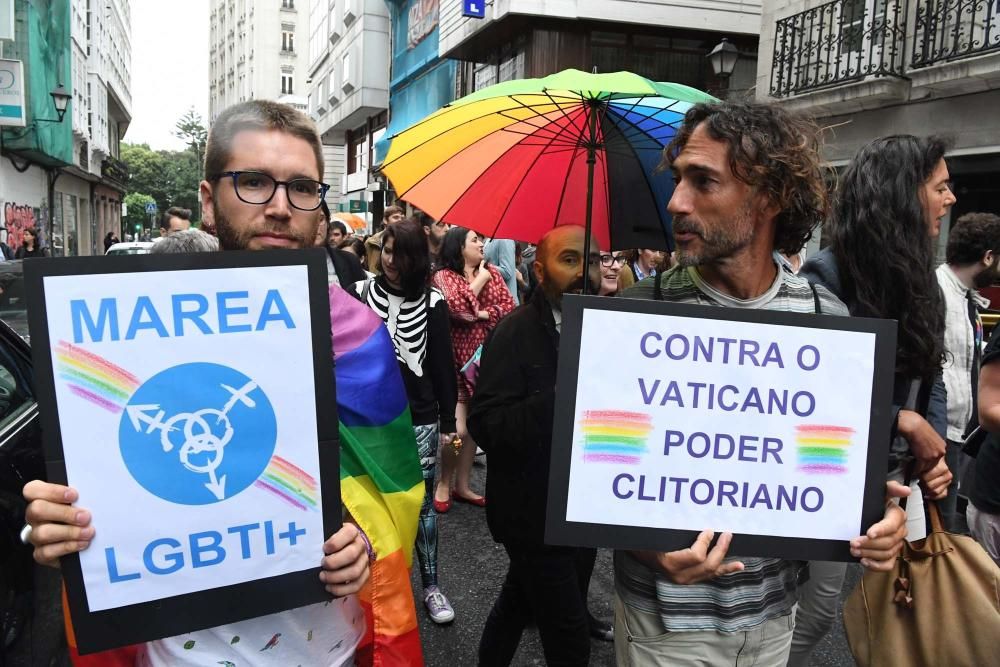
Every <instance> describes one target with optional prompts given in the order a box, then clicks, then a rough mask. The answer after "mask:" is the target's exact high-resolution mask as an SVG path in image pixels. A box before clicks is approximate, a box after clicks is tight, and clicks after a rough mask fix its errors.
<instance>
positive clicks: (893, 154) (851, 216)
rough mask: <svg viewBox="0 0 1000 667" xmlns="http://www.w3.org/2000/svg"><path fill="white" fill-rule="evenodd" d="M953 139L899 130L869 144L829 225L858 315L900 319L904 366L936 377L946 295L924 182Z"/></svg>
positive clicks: (847, 296)
mask: <svg viewBox="0 0 1000 667" xmlns="http://www.w3.org/2000/svg"><path fill="white" fill-rule="evenodd" d="M946 150H947V144H946V143H945V141H944V140H942V139H939V138H936V137H932V138H929V139H919V138H917V137H914V136H910V135H894V136H889V137H882V138H880V139H876V140H874V141H872V142H871V143H869V144H867V145H865V146H862V147H861V149H860V150H859V151H858V153H857V155H855V156H854V160H852V161H851V164H850V165H848V167H847V169H846V170H845V171H844V173H843V175H842V176H841V178H840V186H839V188H838V190H837V201H836V204H835V206H834V212H833V216H832V218H831V219H830V221H829V223H828V225H827V234H828V235H829V238H830V249H831V251H832V252H833V255H834V257H835V258H836V260H837V267H838V269H839V271H840V280H841V286H842V288H843V294H842V296H843V297H844V301H845V302H846V303H847V305H848V306H849V307H850V309H851V314H852V315H856V316H860V317H881V318H887V319H894V320H896V321H897V322H899V329H898V333H897V346H896V372H897V373H899V374H901V375H903V376H904V377H908V378H920V379H924V380H931V379H933V377H934V376H935V375H936V374H937V373H938V371H939V370H940V368H941V363H942V362H943V361H944V300H943V297H942V296H941V291H940V288H939V287H938V282H937V278H936V276H935V274H934V259H935V246H936V240H935V239H934V238H932V237H931V235H930V233H929V230H928V221H927V215H926V213H925V212H924V205H923V198H922V194H921V188H922V187H923V185H924V183H925V182H926V181H927V179H928V178H930V176H931V174H932V173H933V172H934V169H935V168H936V167H937V166H938V164H939V163H940V162H941V160H943V159H944V154H945V151H946Z"/></svg>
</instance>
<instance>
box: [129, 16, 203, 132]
mask: <svg viewBox="0 0 1000 667" xmlns="http://www.w3.org/2000/svg"><path fill="white" fill-rule="evenodd" d="M208 5H209V3H208V2H206V0H169V1H168V2H163V1H162V0H132V124H131V125H129V128H128V132H126V133H125V141H127V142H129V143H133V144H139V143H148V144H149V145H150V147H152V148H164V149H170V150H180V149H183V148H184V142H182V141H181V140H180V139H178V138H176V137H175V136H174V135H173V131H174V124H175V123H177V120H178V119H179V118H180V117H181V116H182V115H184V112H185V111H187V109H188V107H191V106H193V107H194V108H195V110H196V111H197V112H198V113H200V114H201V117H202V120H205V119H206V118H207V117H208Z"/></svg>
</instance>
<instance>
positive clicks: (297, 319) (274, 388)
mask: <svg viewBox="0 0 1000 667" xmlns="http://www.w3.org/2000/svg"><path fill="white" fill-rule="evenodd" d="M306 272H307V267H306V266H305V265H289V266H258V267H242V268H219V269H205V270H186V271H149V272H142V273H138V272H137V273H107V274H96V275H73V276H51V275H50V276H46V277H45V278H44V294H45V308H46V312H47V320H48V338H49V343H50V348H51V359H52V369H53V375H54V378H55V393H56V399H57V404H58V419H59V426H60V430H61V435H62V447H63V452H64V456H65V465H66V471H67V476H68V482H69V484H70V485H71V486H73V487H75V488H76V489H78V490H79V492H80V499H79V502H78V505H79V506H80V507H85V508H87V509H89V510H90V511H91V512H92V515H93V517H94V519H93V524H94V526H95V529H96V535H95V537H94V539H93V541H92V542H91V544H90V547H89V548H88V549H87V550H85V551H84V552H82V553H81V554H80V563H81V569H82V574H83V581H84V585H85V589H86V595H87V601H88V603H89V607H90V611H91V612H94V611H98V610H107V609H113V608H118V607H122V606H125V605H131V604H136V603H142V602H148V601H153V600H159V599H162V598H167V597H171V596H177V595H182V594H185V593H192V592H196V591H203V590H207V589H213V588H217V587H223V586H227V585H231V584H237V583H242V582H248V581H253V580H257V579H263V578H268V577H275V576H278V575H283V574H287V573H293V572H299V571H303V570H308V569H314V568H317V567H318V565H319V561H320V559H321V558H322V544H323V542H324V540H325V538H326V537H327V536H326V535H324V525H323V513H322V511H321V509H320V508H321V507H322V497H321V493H320V486H319V484H318V482H319V480H320V465H319V460H318V454H317V425H316V421H315V419H310V418H303V417H304V416H308V415H314V414H315V410H316V407H315V406H316V393H315V391H316V388H315V386H314V384H315V382H314V375H313V371H314V360H313V337H312V331H311V327H310V307H309V291H308V289H306V284H307V283H306Z"/></svg>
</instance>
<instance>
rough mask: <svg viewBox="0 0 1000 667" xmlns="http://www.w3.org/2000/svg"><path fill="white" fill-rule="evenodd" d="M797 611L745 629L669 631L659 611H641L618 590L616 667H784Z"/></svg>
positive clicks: (616, 597)
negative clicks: (629, 604)
mask: <svg viewBox="0 0 1000 667" xmlns="http://www.w3.org/2000/svg"><path fill="white" fill-rule="evenodd" d="M794 628H795V621H794V616H793V615H792V614H788V615H787V616H780V617H778V618H772V619H771V620H769V621H767V622H765V623H762V624H761V625H758V626H757V627H754V628H751V629H749V630H746V631H743V632H716V631H714V630H694V631H690V632H688V631H685V632H667V631H665V630H664V629H663V622H662V621H661V620H660V616H659V615H658V614H650V613H647V612H643V611H639V610H637V609H634V608H632V607H628V606H626V605H625V604H624V603H622V601H621V598H619V597H618V595H617V594H615V663H616V664H617V665H618V667H659V666H661V665H669V666H670V667H674V666H676V667H721V666H724V665H732V666H733V667H784V665H785V662H786V661H787V660H788V650H789V648H791V645H792V630H793V629H794Z"/></svg>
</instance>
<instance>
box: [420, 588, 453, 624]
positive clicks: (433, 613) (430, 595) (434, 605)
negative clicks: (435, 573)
mask: <svg viewBox="0 0 1000 667" xmlns="http://www.w3.org/2000/svg"><path fill="white" fill-rule="evenodd" d="M424 606H425V607H427V613H428V615H429V616H430V617H431V620H432V621H434V622H435V623H451V622H452V621H454V620H455V610H454V609H452V608H451V603H449V602H448V598H446V597H445V596H444V593H442V592H441V589H440V588H438V587H437V586H431V587H429V588H425V589H424Z"/></svg>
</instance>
